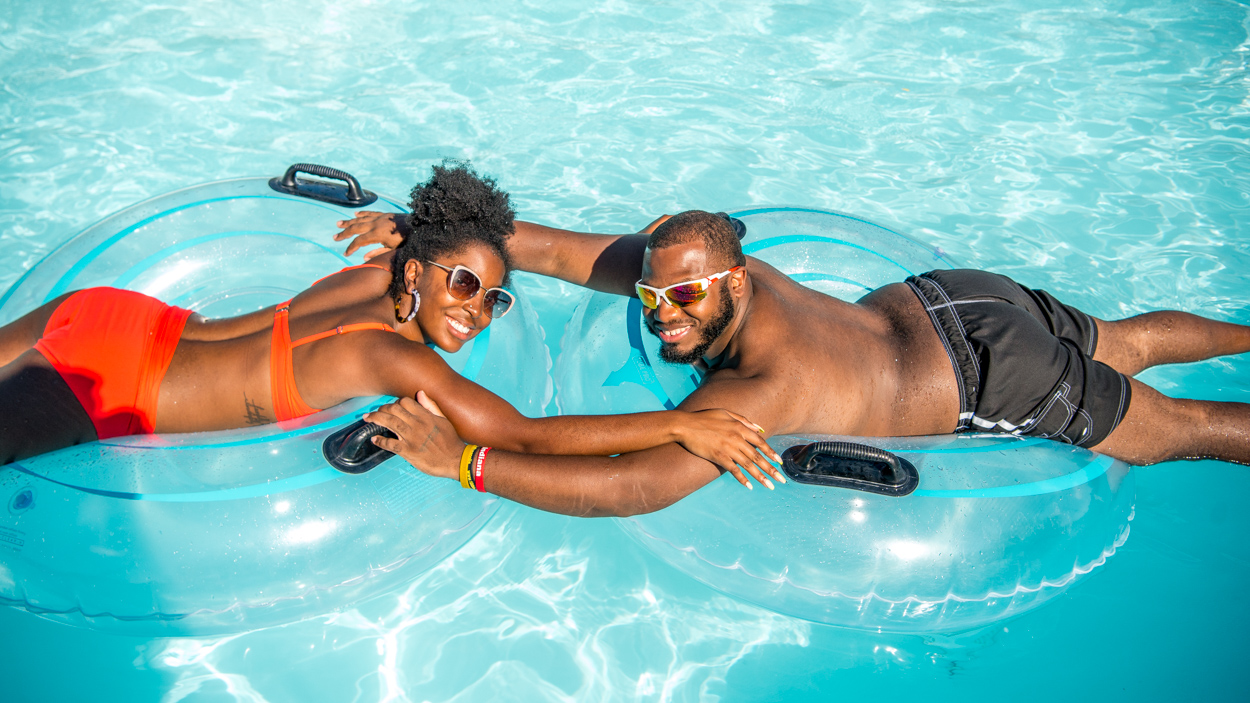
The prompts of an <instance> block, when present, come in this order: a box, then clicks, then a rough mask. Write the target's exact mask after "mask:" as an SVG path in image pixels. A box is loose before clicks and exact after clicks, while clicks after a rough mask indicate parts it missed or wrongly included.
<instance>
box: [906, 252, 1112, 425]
mask: <svg viewBox="0 0 1250 703" xmlns="http://www.w3.org/2000/svg"><path fill="white" fill-rule="evenodd" d="M907 284H908V285H910V286H911V287H912V290H914V291H915V292H916V295H918V296H920V300H921V302H922V303H924V306H925V310H926V311H928V313H929V318H930V319H931V320H932V321H933V326H934V327H936V328H937V331H938V336H939V337H941V338H942V342H943V344H944V345H945V346H946V353H947V354H949V355H950V359H951V364H952V365H953V366H954V367H955V378H956V380H957V381H958V383H959V390H960V408H959V427H958V429H957V430H956V431H957V432H963V431H971V430H981V431H990V432H1009V433H1011V434H1017V435H1029V436H1035V437H1047V438H1051V439H1056V440H1059V441H1063V442H1068V443H1070V444H1075V445H1077V446H1081V447H1092V446H1094V445H1096V444H1098V443H1099V442H1101V441H1102V440H1103V439H1105V438H1106V437H1107V435H1109V434H1111V431H1112V430H1114V429H1115V428H1116V425H1118V424H1120V421H1121V420H1123V419H1124V413H1125V411H1127V410H1128V405H1129V400H1130V398H1131V395H1130V394H1131V391H1130V387H1129V383H1128V379H1127V378H1126V377H1125V376H1124V374H1121V373H1119V372H1118V371H1116V370H1115V369H1113V368H1111V367H1110V366H1107V365H1106V364H1104V363H1102V362H1100V361H1094V360H1093V358H1092V357H1093V356H1094V349H1096V348H1097V346H1098V327H1097V326H1096V325H1095V324H1094V320H1093V318H1091V317H1090V316H1089V315H1087V314H1085V313H1083V312H1081V311H1080V310H1077V309H1076V308H1072V307H1069V306H1067V305H1064V304H1063V303H1060V302H1059V301H1058V300H1056V299H1055V297H1054V296H1052V295H1051V294H1049V293H1047V292H1045V291H1040V290H1031V289H1029V288H1025V287H1024V286H1021V285H1020V284H1019V283H1016V282H1015V281H1013V280H1011V279H1010V278H1007V277H1006V276H1000V275H998V274H996V273H987V272H985V271H967V270H956V271H930V272H928V273H922V274H920V275H919V276H912V277H911V278H908V279H907Z"/></svg>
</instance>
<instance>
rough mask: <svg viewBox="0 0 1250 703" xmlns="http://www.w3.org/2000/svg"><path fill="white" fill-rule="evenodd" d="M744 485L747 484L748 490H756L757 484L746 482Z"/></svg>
mask: <svg viewBox="0 0 1250 703" xmlns="http://www.w3.org/2000/svg"><path fill="white" fill-rule="evenodd" d="M742 485H744V486H746V487H747V490H748V491H753V490H755V486H752V485H751V484H750V483H744V484H742Z"/></svg>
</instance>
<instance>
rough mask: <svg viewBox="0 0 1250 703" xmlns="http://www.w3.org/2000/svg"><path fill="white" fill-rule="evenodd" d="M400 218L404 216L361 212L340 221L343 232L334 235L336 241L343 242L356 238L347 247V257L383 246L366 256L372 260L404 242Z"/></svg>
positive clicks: (389, 213)
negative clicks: (371, 247) (358, 250)
mask: <svg viewBox="0 0 1250 703" xmlns="http://www.w3.org/2000/svg"><path fill="white" fill-rule="evenodd" d="M398 217H403V216H402V215H396V214H395V213H391V212H370V211H368V210H361V211H360V212H358V213H356V216H355V217H353V218H352V219H350V220H339V223H338V225H339V227H342V228H343V230H342V231H341V232H339V233H337V234H335V235H334V241H336V242H341V241H343V240H344V239H347V238H348V237H355V239H353V240H352V243H351V244H348V245H347V252H346V254H345V255H346V256H351V255H352V254H354V253H356V250H357V249H360V248H361V247H364V246H368V245H370V244H381V245H382V246H380V247H378V248H377V249H374V250H373V251H370V252H368V253H366V254H365V259H366V260H368V259H372V258H373V257H375V256H378V255H379V254H385V253H386V252H388V251H390V250H392V249H394V248H395V247H397V246H399V245H400V244H401V243H402V242H403V241H404V237H403V234H401V233H400V231H399V223H398V221H397V220H396V218H398Z"/></svg>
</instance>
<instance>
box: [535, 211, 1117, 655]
mask: <svg viewBox="0 0 1250 703" xmlns="http://www.w3.org/2000/svg"><path fill="white" fill-rule="evenodd" d="M736 216H737V217H739V218H741V219H742V220H743V222H745V223H746V225H747V237H746V239H744V240H743V248H744V250H745V252H746V253H747V255H748V256H754V257H758V258H760V259H762V260H764V261H767V262H768V263H770V264H772V265H774V266H776V267H778V268H779V269H781V270H782V271H784V272H786V273H787V274H789V275H790V276H791V277H793V278H794V279H795V280H797V281H799V282H801V283H803V284H804V285H807V286H810V287H812V288H814V289H817V290H820V291H823V292H826V293H828V294H830V295H833V296H835V297H838V298H841V299H844V300H855V299H858V298H859V297H861V296H863V295H864V294H865V293H867V292H868V291H870V290H872V289H874V288H877V287H879V286H881V285H884V284H886V283H891V282H895V281H900V280H902V279H903V278H905V277H907V276H908V275H911V274H915V273H922V272H924V271H928V270H932V269H936V268H950V263H949V261H948V260H947V258H946V256H945V255H944V254H943V252H941V251H940V250H936V249H934V248H932V247H927V246H924V245H923V244H920V243H918V242H915V241H914V240H911V239H909V238H907V237H904V236H902V235H900V234H897V233H895V232H892V231H890V230H887V229H885V228H882V227H879V226H877V225H874V224H871V223H869V222H865V221H863V220H860V219H857V218H854V217H849V216H846V215H842V214H838V213H833V212H825V211H820V210H814V209H809V208H757V209H750V210H744V211H741V212H738V213H736ZM562 344H563V347H562V348H563V349H564V351H563V352H562V353H561V355H560V357H559V358H558V359H557V360H556V366H555V381H556V392H557V395H556V398H557V401H558V403H559V405H560V408H561V411H562V412H565V413H598V412H632V411H642V410H655V409H659V408H672V407H674V406H676V405H677V404H678V403H680V402H681V400H682V399H684V398H685V397H686V396H687V395H689V394H690V393H691V392H692V391H693V390H694V389H695V387H696V386H697V383H698V378H697V376H696V374H695V373H694V372H693V370H692V369H691V368H690V367H687V366H675V365H670V364H666V363H664V362H662V361H660V358H659V354H658V349H659V342H658V340H656V339H655V338H654V337H653V336H652V335H651V334H650V333H649V332H647V330H646V329H645V327H644V326H643V320H642V308H641V304H640V303H639V302H638V301H637V300H636V299H626V298H621V297H616V296H610V295H606V294H602V293H596V294H593V295H590V296H589V297H587V298H586V299H585V300H583V302H582V303H581V304H580V305H579V307H578V309H577V310H576V311H575V313H574V315H573V318H572V319H571V321H570V322H569V325H568V328H567V331H566V333H565V337H564V340H563V342H562ZM817 440H844V441H850V442H858V443H863V444H868V445H872V446H875V447H879V448H882V449H886V450H888V451H890V452H894V453H896V454H897V455H899V456H900V457H903V458H905V459H907V460H908V461H910V462H911V463H912V464H914V465H915V467H916V468H917V470H918V472H919V475H920V483H919V487H918V488H917V489H916V490H915V491H914V492H913V493H911V494H910V495H907V496H903V497H891V496H885V495H877V494H874V493H868V492H863V491H858V490H850V489H846V488H833V487H823V486H814V485H804V484H799V483H795V482H791V483H788V484H786V485H779V486H777V489H776V491H772V492H770V491H766V490H764V491H761V490H755V491H746V490H744V489H743V488H742V487H741V486H739V485H738V484H737V483H736V482H735V481H734V480H733V479H732V477H730V476H722V477H721V478H720V479H718V480H716V481H713V482H712V483H711V484H710V485H708V486H706V487H704V488H703V489H701V490H699V491H696V492H695V493H694V494H693V495H691V496H689V497H687V498H685V499H684V500H682V501H680V502H679V503H678V504H677V505H675V506H673V507H670V508H667V509H665V510H661V511H659V512H657V513H653V514H650V515H642V516H638V517H633V518H629V519H626V520H622V521H621V524H622V526H623V527H624V529H625V530H626V531H627V532H628V533H629V534H631V535H633V536H634V537H636V538H637V539H638V541H639V542H640V543H641V544H642V545H643V546H645V547H646V548H647V549H649V550H651V551H652V552H654V553H655V554H656V555H658V556H659V557H660V558H662V559H664V560H666V561H668V562H669V563H671V564H673V565H674V566H676V567H677V568H678V569H681V570H682V571H685V572H686V573H688V574H690V575H692V576H694V577H695V578H697V579H699V580H701V581H703V582H705V583H707V584H709V585H711V586H713V587H714V588H717V589H719V590H721V591H724V592H726V593H728V594H730V595H733V596H736V597H738V598H741V599H743V600H747V601H751V602H754V603H757V604H759V605H762V606H764V607H767V608H770V609H772V610H775V611H778V612H781V613H786V614H789V615H793V616H797V617H801V618H805V619H809V620H813V621H817V622H824V623H830V624H835V625H843V626H848V627H856V628H866V629H873V630H881V631H894V632H958V631H964V630H968V629H972V628H976V627H980V626H984V625H987V624H989V623H992V622H994V621H997V620H1000V619H1002V618H1006V617H1010V616H1012V615H1015V614H1018V613H1022V612H1025V611H1027V610H1030V609H1032V608H1035V607H1037V606H1039V605H1041V604H1042V603H1044V602H1046V601H1047V600H1049V599H1051V598H1053V597H1055V596H1056V595H1058V594H1060V593H1062V592H1063V591H1064V590H1065V589H1067V588H1069V587H1071V586H1072V585H1073V584H1074V583H1076V582H1077V581H1079V580H1080V579H1081V578H1082V577H1084V576H1085V575H1086V574H1088V573H1090V572H1091V571H1093V570H1095V569H1097V568H1098V567H1099V566H1101V565H1102V564H1103V563H1105V561H1106V560H1107V558H1108V557H1110V556H1111V555H1112V554H1114V553H1115V551H1116V549H1117V548H1118V547H1119V546H1120V545H1121V544H1123V543H1124V541H1125V539H1127V537H1128V533H1129V521H1130V520H1131V519H1132V515H1133V499H1134V488H1133V477H1132V475H1131V474H1130V473H1129V467H1128V466H1127V465H1126V464H1124V463H1122V462H1119V461H1116V460H1113V459H1111V458H1110V457H1106V456H1101V455H1098V454H1095V453H1092V452H1089V451H1087V450H1084V449H1079V448H1076V447H1073V446H1070V445H1065V444H1059V443H1056V442H1052V441H1049V440H1041V439H1029V438H1018V437H1012V436H1004V435H989V434H962V435H945V436H933V437H907V438H877V437H874V438H853V437H829V436H816V435H812V436H802V437H797V436H781V437H774V438H772V439H771V440H770V443H771V444H772V445H773V446H774V447H776V448H777V449H778V451H782V450H784V449H785V448H787V447H790V446H792V445H796V444H800V443H803V444H805V443H808V442H812V441H817Z"/></svg>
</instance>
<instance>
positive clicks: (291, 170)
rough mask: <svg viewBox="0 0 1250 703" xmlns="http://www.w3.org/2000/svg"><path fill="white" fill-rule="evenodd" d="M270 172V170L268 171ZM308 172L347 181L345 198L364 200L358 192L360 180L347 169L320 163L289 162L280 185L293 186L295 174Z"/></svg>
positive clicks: (359, 190)
mask: <svg viewBox="0 0 1250 703" xmlns="http://www.w3.org/2000/svg"><path fill="white" fill-rule="evenodd" d="M270 173H272V171H271V172H270ZM297 173H310V174H312V175H314V176H321V177H322V178H333V179H334V180H336V181H346V182H347V199H348V200H364V196H363V195H361V194H360V192H361V190H363V189H362V188H361V187H360V181H358V180H356V177H355V176H353V175H352V174H350V173H348V172H347V171H340V170H338V169H337V168H330V167H329V166H322V165H320V164H291V165H290V166H289V167H287V170H286V173H284V174H282V185H284V186H286V187H287V188H294V187H295V174H297Z"/></svg>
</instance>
